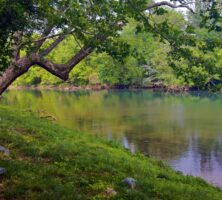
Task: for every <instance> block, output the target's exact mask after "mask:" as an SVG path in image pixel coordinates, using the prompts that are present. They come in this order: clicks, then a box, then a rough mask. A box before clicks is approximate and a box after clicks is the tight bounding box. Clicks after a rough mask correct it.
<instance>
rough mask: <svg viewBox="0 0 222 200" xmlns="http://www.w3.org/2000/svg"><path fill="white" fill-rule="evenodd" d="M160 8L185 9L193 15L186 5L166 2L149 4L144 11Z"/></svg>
mask: <svg viewBox="0 0 222 200" xmlns="http://www.w3.org/2000/svg"><path fill="white" fill-rule="evenodd" d="M160 6H168V7H170V8H174V9H175V8H186V9H188V10H189V11H191V12H192V13H194V11H193V9H192V8H190V7H189V6H188V5H187V4H180V5H174V4H172V3H170V2H168V1H161V2H157V3H153V4H150V5H149V6H148V7H147V9H146V10H150V9H152V8H156V7H160Z"/></svg>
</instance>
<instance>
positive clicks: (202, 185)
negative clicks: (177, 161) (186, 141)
mask: <svg viewBox="0 0 222 200" xmlns="http://www.w3.org/2000/svg"><path fill="white" fill-rule="evenodd" d="M0 111H1V112H0V119H1V123H0V144H1V145H2V146H4V147H6V148H7V149H9V150H10V154H9V155H4V154H2V153H1V154H0V155H1V160H0V166H1V167H4V168H6V169H7V173H6V174H4V175H2V176H1V179H0V191H1V192H0V199H84V200H85V199H138V200H141V199H166V200H167V199H168V200H174V199H175V200H178V199H180V200H182V199H190V200H191V199H192V200H195V199H196V200H199V199H201V200H204V199H206V200H209V199H210V200H214V199H215V200H217V199H218V200H219V199H222V191H221V190H220V189H217V188H215V187H213V186H211V185H209V184H208V183H206V182H205V181H204V180H202V179H200V178H195V177H191V176H183V175H181V174H180V173H177V172H175V171H173V170H172V169H170V168H169V167H168V166H166V164H164V163H163V162H162V161H157V160H154V159H152V158H147V157H145V156H143V155H141V154H136V155H132V154H131V153H130V152H128V151H126V150H125V149H123V148H122V147H121V146H120V145H119V144H116V143H115V142H107V141H105V140H103V139H101V138H98V137H95V136H90V135H88V134H86V133H81V132H78V131H73V130H71V129H67V128H64V127H62V126H59V125H57V124H54V123H52V122H50V121H48V120H45V119H40V118H38V117H37V116H35V114H34V113H32V112H29V111H21V110H17V109H14V108H9V107H3V106H0ZM126 177H133V178H134V179H136V180H137V182H136V187H135V189H130V188H128V187H127V186H125V185H124V184H123V183H122V180H123V179H124V178H126Z"/></svg>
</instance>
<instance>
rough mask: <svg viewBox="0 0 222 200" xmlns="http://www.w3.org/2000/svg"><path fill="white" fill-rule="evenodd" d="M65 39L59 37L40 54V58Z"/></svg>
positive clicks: (62, 36)
mask: <svg viewBox="0 0 222 200" xmlns="http://www.w3.org/2000/svg"><path fill="white" fill-rule="evenodd" d="M64 39H65V36H64V35H61V36H59V37H58V38H57V39H56V40H55V41H54V42H53V43H52V44H51V45H50V46H49V47H48V48H47V49H45V50H44V51H43V52H42V53H40V56H41V57H44V56H46V55H48V54H49V53H50V52H51V51H52V50H53V49H54V48H56V47H57V45H58V44H59V43H60V42H62V41H63V40H64Z"/></svg>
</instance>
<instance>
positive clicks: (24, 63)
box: [0, 46, 94, 95]
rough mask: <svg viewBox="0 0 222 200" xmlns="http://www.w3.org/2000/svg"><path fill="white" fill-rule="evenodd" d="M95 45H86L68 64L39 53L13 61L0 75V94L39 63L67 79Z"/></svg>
mask: <svg viewBox="0 0 222 200" xmlns="http://www.w3.org/2000/svg"><path fill="white" fill-rule="evenodd" d="M93 49H94V48H93V47H89V46H85V47H83V48H82V49H81V50H80V51H79V52H78V53H77V54H76V55H74V56H73V57H72V58H71V59H70V60H69V61H68V62H67V63H66V64H56V63H53V62H52V61H50V60H47V59H45V58H43V57H42V56H41V55H39V54H37V53H33V54H31V55H30V56H24V57H22V58H20V59H19V60H18V61H15V62H14V63H11V64H10V65H9V67H8V68H7V69H6V70H5V72H4V73H3V74H2V75H1V76H0V95H1V94H2V93H3V92H4V91H5V90H6V89H7V88H8V87H9V86H10V85H11V84H12V83H13V82H14V81H15V80H16V79H17V78H18V77H20V76H21V75H23V74H25V73H26V72H27V71H28V70H29V69H30V67H32V66H33V65H38V66H40V67H42V68H44V69H45V70H47V71H48V72H50V73H51V74H53V75H55V76H57V77H59V78H60V79H62V80H64V81H65V80H67V79H68V77H69V73H70V72H71V71H72V69H73V68H74V67H75V66H76V65H77V64H78V63H79V62H80V61H81V60H83V59H84V58H86V57H87V56H88V55H89V54H90V53H91V52H92V51H93Z"/></svg>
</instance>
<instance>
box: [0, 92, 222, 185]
mask: <svg viewBox="0 0 222 200" xmlns="http://www.w3.org/2000/svg"><path fill="white" fill-rule="evenodd" d="M1 103H2V104H7V105H16V106H17V107H19V108H21V109H31V110H34V111H37V112H38V113H39V114H40V115H43V116H45V115H53V116H55V118H56V119H57V121H58V123H60V124H62V125H64V126H67V127H70V128H74V129H78V130H81V131H85V132H89V133H91V134H95V135H101V136H105V137H106V138H108V139H116V140H119V141H120V142H121V143H122V144H123V145H124V146H125V147H126V148H128V149H130V150H131V151H132V153H134V152H137V151H141V152H143V153H144V154H145V155H151V156H155V157H157V158H161V159H166V160H167V161H168V162H169V164H170V165H171V166H172V167H173V168H174V169H176V170H179V171H182V172H183V173H185V174H192V175H195V176H201V177H203V178H205V179H206V180H208V181H209V182H212V183H214V184H215V185H217V186H220V187H222V95H210V94H207V93H202V94H197V93H193V94H186V95H184V94H183V95H181V94H180V95H179V94H177V95H172V94H166V93H159V92H151V91H109V92H108V91H100V92H95V91H94V92H88V91H81V92H72V93H67V92H56V91H10V92H8V93H6V94H5V95H4V97H3V98H2V99H1Z"/></svg>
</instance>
